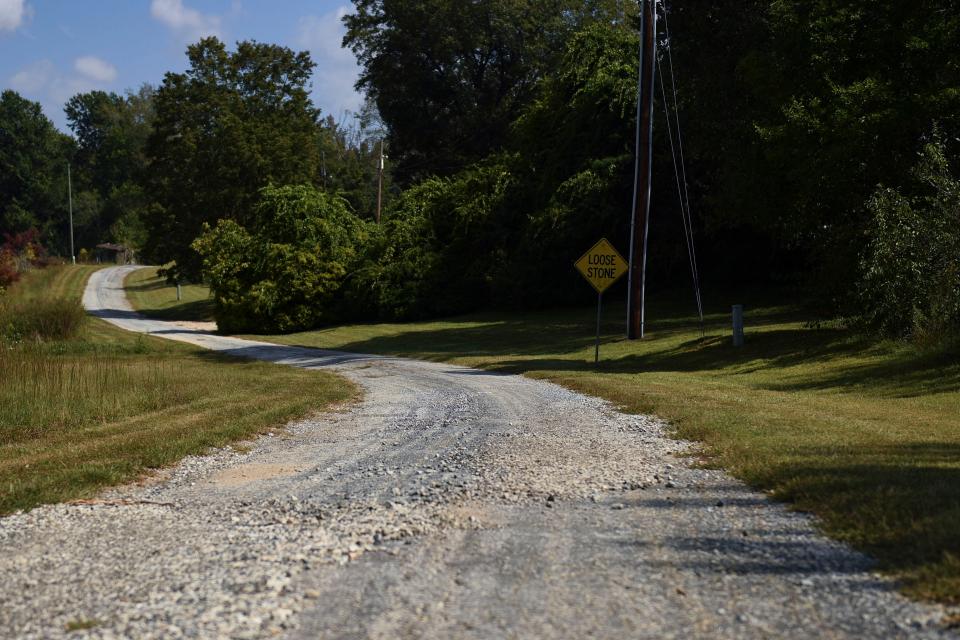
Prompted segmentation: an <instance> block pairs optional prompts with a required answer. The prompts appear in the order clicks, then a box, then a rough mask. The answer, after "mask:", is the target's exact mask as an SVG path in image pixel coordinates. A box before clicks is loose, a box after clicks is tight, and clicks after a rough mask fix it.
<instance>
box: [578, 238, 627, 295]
mask: <svg viewBox="0 0 960 640" xmlns="http://www.w3.org/2000/svg"><path fill="white" fill-rule="evenodd" d="M573 264H574V266H575V267H576V268H577V271H579V272H580V273H581V274H582V275H583V277H584V278H586V279H587V282H589V283H590V284H592V285H593V288H594V289H596V290H597V291H598V292H599V293H603V292H604V291H606V290H607V288H608V287H609V286H610V285H612V284H613V283H614V282H616V281H617V280H619V279H620V278H621V277H622V276H623V275H624V274H625V273H626V272H627V269H628V267H629V265H628V264H627V261H626V260H624V259H623V256H621V255H620V254H619V253H617V250H616V249H614V248H613V245H612V244H610V243H609V242H607V239H606V238H603V239H602V240H600V242H598V243H597V244H595V245H593V247H592V248H591V249H590V250H589V251H587V252H586V253H585V254H583V257H582V258H580V259H579V260H577V261H576V262H575V263H573Z"/></svg>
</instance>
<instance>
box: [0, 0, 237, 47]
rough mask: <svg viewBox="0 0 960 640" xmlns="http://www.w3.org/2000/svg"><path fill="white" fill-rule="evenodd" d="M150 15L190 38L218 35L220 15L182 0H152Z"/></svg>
mask: <svg viewBox="0 0 960 640" xmlns="http://www.w3.org/2000/svg"><path fill="white" fill-rule="evenodd" d="M0 1H2V0H0ZM150 15H151V16H153V17H154V19H155V20H157V21H159V22H161V23H163V24H165V25H166V26H168V27H170V28H171V29H173V30H174V31H175V32H177V33H178V34H179V35H181V36H185V37H187V38H188V39H190V40H193V39H199V38H203V37H206V36H218V37H219V36H220V16H215V15H204V14H202V13H200V12H199V11H197V10H196V9H191V8H189V7H186V6H184V4H183V0H152V2H151V3H150Z"/></svg>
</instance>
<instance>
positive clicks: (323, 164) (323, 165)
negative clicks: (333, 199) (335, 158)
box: [320, 150, 327, 189]
mask: <svg viewBox="0 0 960 640" xmlns="http://www.w3.org/2000/svg"><path fill="white" fill-rule="evenodd" d="M320 176H321V177H322V178H323V188H324V189H326V188H327V152H326V151H323V150H321V151H320Z"/></svg>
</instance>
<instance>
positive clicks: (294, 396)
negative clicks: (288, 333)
mask: <svg viewBox="0 0 960 640" xmlns="http://www.w3.org/2000/svg"><path fill="white" fill-rule="evenodd" d="M93 269H94V268H92V267H58V268H51V269H49V270H45V271H43V272H34V273H31V274H28V276H27V277H26V278H24V279H23V280H22V281H21V282H19V283H18V284H17V285H15V286H14V287H13V288H11V289H10V290H9V291H8V292H7V293H6V294H4V295H6V296H10V298H8V302H9V301H11V300H13V301H16V302H17V303H18V304H19V303H23V302H29V301H37V300H44V299H47V300H49V299H61V300H67V301H74V302H75V301H77V300H78V299H79V296H80V294H81V292H82V289H83V286H84V284H85V282H86V280H87V278H88V277H89V274H90V273H91V272H92V271H93ZM0 349H2V358H0V514H2V513H8V512H10V511H14V510H17V509H27V508H30V507H33V506H36V505H38V504H42V503H48V502H58V501H63V500H69V499H75V498H85V497H89V496H91V495H92V494H94V493H95V492H96V491H97V490H99V489H100V488H102V487H105V486H108V485H113V484H117V483H122V482H125V481H128V480H131V479H134V478H136V477H137V476H139V475H141V474H142V473H144V472H145V471H147V470H149V469H153V468H158V467H162V466H165V465H169V464H172V463H174V462H176V461H177V460H179V459H180V458H182V457H183V456H185V455H190V454H196V453H201V452H203V451H204V450H206V449H208V448H210V447H216V446H223V445H226V444H228V443H231V442H236V441H239V440H243V439H247V438H250V437H252V436H255V435H257V434H258V433H261V432H265V431H267V430H270V429H275V428H277V427H278V426H281V425H283V424H285V423H286V422H288V421H290V420H292V419H295V418H298V417H301V416H304V415H306V414H308V413H310V412H311V411H315V410H319V409H323V408H324V407H326V406H328V405H329V404H330V403H333V402H338V401H342V400H344V399H347V398H349V397H352V396H353V395H354V394H355V389H354V388H353V386H352V385H350V384H349V383H348V382H347V381H345V380H344V379H342V378H340V377H338V376H334V375H332V374H329V373H325V372H317V371H307V370H301V369H293V368H291V367H280V366H276V365H271V364H267V363H259V362H250V361H246V360H240V359H236V358H227V357H223V356H217V355H215V354H212V353H210V352H207V351H204V350H201V349H198V348H194V347H188V346H185V345H179V344H175V343H171V342H168V341H163V340H159V339H155V338H149V337H143V336H137V335H135V334H131V333H128V332H124V331H122V330H120V329H117V328H116V327H113V326H112V325H109V324H107V323H105V322H102V321H100V320H97V319H94V318H86V319H85V320H84V322H83V325H82V327H81V328H80V330H79V331H78V333H77V336H76V337H75V338H73V339H71V340H57V341H41V342H37V341H26V342H19V343H15V344H11V343H0Z"/></svg>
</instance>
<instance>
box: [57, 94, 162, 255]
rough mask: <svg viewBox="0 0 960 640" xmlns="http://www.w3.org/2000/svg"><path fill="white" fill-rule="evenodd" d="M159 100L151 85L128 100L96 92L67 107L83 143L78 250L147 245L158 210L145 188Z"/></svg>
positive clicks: (78, 161) (77, 177)
mask: <svg viewBox="0 0 960 640" xmlns="http://www.w3.org/2000/svg"><path fill="white" fill-rule="evenodd" d="M153 95H154V91H153V88H152V87H150V86H149V85H144V86H143V87H142V88H141V89H140V90H139V91H138V92H136V93H134V92H130V93H128V94H127V95H126V96H120V95H118V94H115V93H105V92H103V91H92V92H89V93H81V94H77V95H75V96H73V97H72V98H71V99H70V100H69V101H68V102H67V104H66V107H65V108H64V110H65V112H66V114H67V122H68V124H69V126H70V128H71V130H72V131H73V132H74V135H75V136H76V140H77V154H76V157H75V160H74V190H75V209H76V211H75V214H76V215H75V216H74V223H75V227H76V239H77V244H78V246H87V247H92V246H93V245H95V244H98V243H100V242H105V241H108V240H109V241H114V242H123V243H126V244H130V245H132V246H135V247H142V246H143V244H144V243H145V240H146V238H145V233H144V230H143V229H144V223H143V218H144V217H145V216H146V215H147V212H148V211H150V210H152V205H153V203H152V201H151V200H150V198H149V196H148V194H147V193H146V192H145V190H144V188H143V182H144V179H145V175H146V168H147V157H146V153H145V147H146V141H147V138H148V136H149V135H150V132H151V130H152V127H153V117H154V112H153ZM121 220H122V221H123V222H121Z"/></svg>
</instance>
